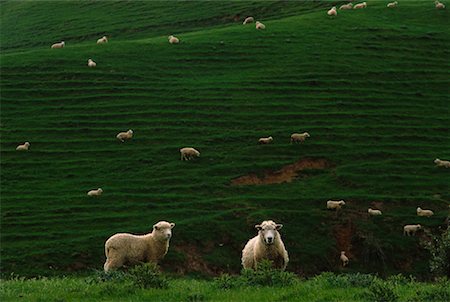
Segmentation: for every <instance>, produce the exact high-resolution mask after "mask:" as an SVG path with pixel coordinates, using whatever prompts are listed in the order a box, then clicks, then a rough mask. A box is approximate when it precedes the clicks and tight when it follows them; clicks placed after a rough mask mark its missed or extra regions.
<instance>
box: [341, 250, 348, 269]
mask: <svg viewBox="0 0 450 302" xmlns="http://www.w3.org/2000/svg"><path fill="white" fill-rule="evenodd" d="M340 259H341V262H342V266H343V267H346V266H347V265H348V257H347V256H345V251H341V257H340Z"/></svg>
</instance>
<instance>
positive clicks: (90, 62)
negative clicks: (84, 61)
mask: <svg viewBox="0 0 450 302" xmlns="http://www.w3.org/2000/svg"><path fill="white" fill-rule="evenodd" d="M88 66H89V67H95V66H97V63H95V62H94V61H92V59H89V60H88Z"/></svg>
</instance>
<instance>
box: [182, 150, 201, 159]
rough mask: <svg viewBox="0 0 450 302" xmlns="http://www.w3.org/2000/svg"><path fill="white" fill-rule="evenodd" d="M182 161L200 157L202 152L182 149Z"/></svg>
mask: <svg viewBox="0 0 450 302" xmlns="http://www.w3.org/2000/svg"><path fill="white" fill-rule="evenodd" d="M180 154H181V160H191V159H193V158H194V157H200V152H198V150H196V149H194V148H190V147H186V148H182V149H180Z"/></svg>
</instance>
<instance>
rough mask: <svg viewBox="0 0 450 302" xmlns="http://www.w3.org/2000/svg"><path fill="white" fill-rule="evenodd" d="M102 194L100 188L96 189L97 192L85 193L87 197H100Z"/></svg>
mask: <svg viewBox="0 0 450 302" xmlns="http://www.w3.org/2000/svg"><path fill="white" fill-rule="evenodd" d="M102 193H103V190H102V188H98V189H97V190H90V191H89V192H87V196H100V195H102Z"/></svg>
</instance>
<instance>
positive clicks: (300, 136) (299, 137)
mask: <svg viewBox="0 0 450 302" xmlns="http://www.w3.org/2000/svg"><path fill="white" fill-rule="evenodd" d="M308 137H310V135H309V133H308V132H304V133H293V134H292V135H291V144H292V143H303V142H304V141H305V140H306V138H308Z"/></svg>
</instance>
